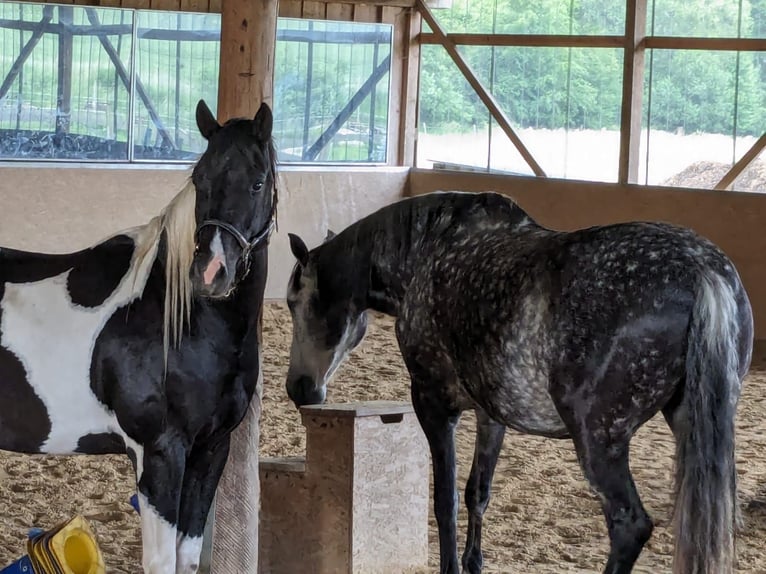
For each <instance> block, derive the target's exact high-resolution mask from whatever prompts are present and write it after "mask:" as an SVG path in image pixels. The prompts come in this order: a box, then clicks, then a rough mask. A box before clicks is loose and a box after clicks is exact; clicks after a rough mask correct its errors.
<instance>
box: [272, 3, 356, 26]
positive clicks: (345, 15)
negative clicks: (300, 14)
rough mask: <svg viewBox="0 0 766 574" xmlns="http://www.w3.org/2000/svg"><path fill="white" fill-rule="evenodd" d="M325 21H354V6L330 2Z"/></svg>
mask: <svg viewBox="0 0 766 574" xmlns="http://www.w3.org/2000/svg"><path fill="white" fill-rule="evenodd" d="M280 4H281V2H280ZM327 19H328V20H337V21H339V22H351V21H352V20H353V19H354V6H353V5H352V4H341V3H340V2H332V3H331V4H328V5H327Z"/></svg>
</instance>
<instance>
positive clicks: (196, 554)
mask: <svg viewBox="0 0 766 574" xmlns="http://www.w3.org/2000/svg"><path fill="white" fill-rule="evenodd" d="M201 552H202V536H194V537H191V536H180V535H179V537H178V545H177V548H176V574H197V570H198V569H199V561H200V554H201Z"/></svg>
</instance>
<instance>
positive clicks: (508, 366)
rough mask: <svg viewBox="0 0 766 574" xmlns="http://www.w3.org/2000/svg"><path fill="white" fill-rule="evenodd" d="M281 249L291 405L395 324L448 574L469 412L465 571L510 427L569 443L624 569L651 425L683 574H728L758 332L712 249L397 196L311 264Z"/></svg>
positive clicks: (642, 525) (613, 558)
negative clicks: (665, 444) (657, 423)
mask: <svg viewBox="0 0 766 574" xmlns="http://www.w3.org/2000/svg"><path fill="white" fill-rule="evenodd" d="M290 241H291V246H292V251H293V253H294V255H295V256H296V258H297V259H298V263H297V265H296V267H295V269H294V271H293V274H292V276H291V278H290V283H289V286H288V292H287V302H288V305H289V307H290V310H291V313H292V319H293V341H292V349H291V357H290V367H289V372H288V377H287V392H288V394H289V396H290V397H291V399H292V400H293V401H294V402H295V403H296V404H297V405H304V404H311V403H318V402H321V401H323V400H324V398H325V393H326V385H327V382H328V380H329V379H330V377H331V376H332V375H333V373H334V372H335V370H336V369H337V368H338V366H339V365H340V364H341V362H342V361H343V360H344V358H345V357H346V356H347V354H348V353H349V351H350V350H351V349H353V348H354V347H355V346H356V345H357V344H358V343H359V342H360V341H361V340H362V337H363V336H364V333H365V329H366V324H367V323H366V314H365V310H366V309H374V310H377V311H380V312H383V313H387V314H389V315H393V316H395V317H396V335H397V339H398V343H399V347H400V349H401V352H402V355H403V358H404V362H405V363H406V365H407V369H408V370H409V373H410V376H411V379H412V389H411V390H412V403H413V406H414V408H415V411H416V413H417V416H418V419H419V421H420V424H421V426H422V428H423V431H424V432H425V435H426V437H427V439H428V443H429V445H430V450H431V455H432V462H433V478H434V511H435V515H436V520H437V524H438V530H439V545H440V555H441V556H440V559H441V572H442V573H450V574H452V573H455V572H458V571H460V565H459V563H458V555H457V546H456V514H457V500H458V499H457V493H456V486H455V443H454V430H455V425H456V423H457V422H458V418H459V416H460V413H461V411H463V410H466V409H475V410H476V413H477V419H478V424H477V433H476V449H475V453H474V459H473V465H472V468H471V473H470V478H469V479H468V483H467V486H466V490H465V503H466V506H467V508H468V515H469V523H468V536H467V542H466V548H465V552H464V554H463V557H462V571H463V572H470V573H473V572H480V571H481V567H482V553H481V525H482V517H483V515H484V511H485V510H486V508H487V504H488V502H489V496H490V485H491V482H492V475H493V473H494V469H495V464H496V462H497V458H498V453H499V451H500V447H501V444H502V441H503V436H504V432H505V428H506V427H510V428H512V429H515V430H518V431H520V432H523V433H529V434H536V435H542V436H545V437H552V438H565V437H569V438H571V439H572V440H573V441H574V446H575V449H576V452H577V455H578V458H579V462H580V465H581V467H582V470H583V473H584V475H585V477H586V478H587V480H588V482H589V483H590V485H591V486H592V488H593V489H594V490H595V492H596V493H597V494H598V495H599V497H600V499H601V502H602V508H603V512H604V515H605V517H606V524H607V527H608V531H609V539H610V543H611V544H610V552H609V557H608V561H607V564H606V568H605V572H607V573H611V574H619V573H626V572H630V571H631V570H632V567H633V564H634V562H635V561H636V559H637V557H638V555H639V553H640V552H641V549H642V547H643V546H644V544H645V543H646V541H647V540H648V539H649V537H650V535H651V532H652V528H653V525H652V521H651V519H650V517H649V516H648V514H647V513H646V511H645V510H644V507H643V505H642V504H641V500H640V499H639V496H638V493H637V491H636V487H635V484H634V482H633V478H632V476H631V472H630V469H629V465H628V451H629V445H630V440H631V437H632V436H633V434H634V433H635V432H636V430H637V429H638V428H639V427H640V426H641V425H643V424H644V423H645V422H646V421H647V420H649V419H650V418H651V417H652V416H654V415H655V414H656V413H657V412H659V411H662V413H663V415H664V416H665V418H666V420H667V422H668V424H669V425H670V427H671V429H672V431H673V433H674V436H675V439H676V443H677V454H676V490H677V492H676V511H675V516H674V523H675V539H676V550H675V558H674V572H676V573H679V574H681V573H683V574H728V573H730V572H731V571H732V568H733V561H734V528H735V521H736V516H737V507H736V472H735V462H734V418H735V411H736V405H737V402H738V397H739V394H740V389H741V384H742V379H743V377H744V376H745V374H746V372H747V370H748V367H749V364H750V359H751V352H752V339H753V322H752V313H751V309H750V303H749V301H748V298H747V295H746V293H745V290H744V288H743V286H742V283H741V282H740V278H739V276H738V274H737V271H736V270H735V268H734V266H733V265H732V263H731V261H730V260H729V259H728V258H727V257H726V256H725V255H724V254H723V253H722V252H721V251H720V250H719V249H718V248H717V247H716V246H715V245H713V244H712V243H710V242H709V241H707V240H705V239H703V238H701V237H699V236H697V235H695V234H694V233H693V232H692V231H690V230H687V229H682V228H678V227H674V226H671V225H666V224H660V223H626V224H618V225H609V226H604V227H593V228H590V229H583V230H579V231H574V232H558V231H553V230H550V229H546V228H544V227H542V226H540V225H538V224H537V223H535V222H534V221H533V220H532V219H531V218H530V217H529V215H527V214H526V213H525V212H524V211H523V210H522V209H521V208H520V207H519V206H518V205H516V204H515V203H514V202H513V201H511V200H510V199H508V198H506V197H503V196H501V195H499V194H494V193H482V194H467V193H459V192H447V193H441V192H438V193H433V194H429V195H425V196H421V197H417V198H412V199H406V200H402V201H400V202H398V203H396V204H393V205H390V206H388V207H385V208H383V209H381V210H380V211H378V212H377V213H374V214H372V215H370V216H368V217H366V218H364V219H362V220H360V221H358V222H356V223H355V224H353V225H351V226H350V227H348V228H347V229H345V230H344V231H343V232H342V233H340V234H339V235H338V236H336V237H334V238H331V239H329V240H327V241H326V242H325V243H323V244H322V245H320V246H319V247H317V248H316V249H313V250H311V251H309V250H308V249H307V248H306V245H305V244H304V243H303V241H302V240H301V239H300V238H298V237H296V236H294V235H293V236H291V238H290ZM395 479H396V478H395V477H392V480H395Z"/></svg>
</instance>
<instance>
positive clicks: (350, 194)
mask: <svg viewBox="0 0 766 574" xmlns="http://www.w3.org/2000/svg"><path fill="white" fill-rule="evenodd" d="M189 173H190V172H189V171H188V170H187V169H107V168H91V167H89V168H76V167H58V166H57V167H41V166H40V165H39V164H37V165H36V166H35V167H34V168H30V167H26V166H19V167H16V166H11V167H7V166H6V167H2V168H0V192H1V193H2V196H3V200H2V209H0V245H2V246H6V247H15V248H18V249H26V250H35V251H47V252H54V253H56V252H58V253H61V252H67V251H73V250H77V249H82V248H84V247H87V246H89V245H91V244H93V243H95V242H97V241H99V240H100V239H103V238H104V237H107V236H109V235H111V234H113V233H115V232H117V231H119V230H121V229H125V228H128V227H132V226H135V225H141V224H142V223H145V222H147V221H148V220H149V219H151V217H153V216H154V215H156V214H157V213H159V212H160V210H161V209H162V208H163V207H164V206H165V205H166V204H167V203H168V201H170V199H171V197H172V196H173V195H174V194H175V193H176V192H177V191H178V190H179V189H180V188H181V186H182V185H183V183H184V181H185V179H186V177H188V176H189ZM406 179H407V170H406V168H394V167H376V168H354V169H342V170H340V169H337V168H311V169H310V170H309V169H298V168H290V167H284V168H282V169H281V172H280V178H279V192H280V198H279V220H278V225H279V231H278V232H277V233H276V234H275V236H274V237H273V238H272V241H271V247H270V251H269V281H268V284H267V286H266V297H267V298H279V299H282V298H284V295H285V288H286V285H287V280H288V278H289V274H290V271H291V270H292V266H293V263H294V257H293V256H292V254H291V253H290V248H289V244H288V239H287V233H288V232H292V233H298V234H299V235H301V236H302V237H303V239H304V240H305V241H306V243H307V245H309V247H312V246H314V245H317V244H318V243H320V242H321V241H322V239H324V237H325V235H326V233H327V229H328V228H332V229H333V230H335V231H339V230H341V229H343V228H344V227H346V226H347V225H349V224H350V223H352V222H353V221H355V220H357V219H359V218H361V217H363V216H365V215H367V214H368V213H371V212H372V211H375V210H376V209H378V208H380V207H382V206H383V205H386V204H388V203H391V202H392V201H395V200H396V199H398V198H400V197H401V196H402V194H403V193H404V186H405V183H406Z"/></svg>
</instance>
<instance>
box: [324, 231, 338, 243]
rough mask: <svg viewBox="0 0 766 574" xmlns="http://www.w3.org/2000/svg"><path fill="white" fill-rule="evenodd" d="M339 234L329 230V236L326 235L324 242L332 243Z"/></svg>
mask: <svg viewBox="0 0 766 574" xmlns="http://www.w3.org/2000/svg"><path fill="white" fill-rule="evenodd" d="M336 235H337V233H335V232H334V231H333V230H332V229H328V230H327V235H325V237H324V240H325V242H327V241H330V239H332V238H333V237H335V236H336Z"/></svg>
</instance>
